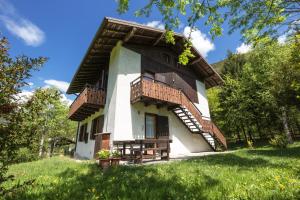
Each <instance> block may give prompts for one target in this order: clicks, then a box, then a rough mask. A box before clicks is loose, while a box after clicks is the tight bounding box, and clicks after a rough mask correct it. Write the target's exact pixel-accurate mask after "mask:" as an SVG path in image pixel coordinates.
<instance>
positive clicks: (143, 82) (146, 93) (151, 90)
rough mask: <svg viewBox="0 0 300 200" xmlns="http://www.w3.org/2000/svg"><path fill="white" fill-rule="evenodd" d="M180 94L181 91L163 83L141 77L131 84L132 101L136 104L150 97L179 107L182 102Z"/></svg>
mask: <svg viewBox="0 0 300 200" xmlns="http://www.w3.org/2000/svg"><path fill="white" fill-rule="evenodd" d="M180 93H181V92H180V90H178V89H175V88H172V87H170V86H168V85H167V84H165V83H163V82H160V81H157V80H153V79H150V78H147V77H143V76H141V77H139V78H137V79H135V80H134V81H133V82H131V97H130V100H131V102H132V103H134V102H136V101H138V100H139V99H140V98H141V97H148V98H151V99H155V100H160V101H164V102H169V103H173V104H178V105H179V104H180V102H181V99H180Z"/></svg>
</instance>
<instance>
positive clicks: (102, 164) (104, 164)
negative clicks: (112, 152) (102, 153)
mask: <svg viewBox="0 0 300 200" xmlns="http://www.w3.org/2000/svg"><path fill="white" fill-rule="evenodd" d="M99 165H100V167H101V168H102V169H107V168H109V166H110V159H99Z"/></svg>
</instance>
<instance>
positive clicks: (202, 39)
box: [183, 26, 215, 57]
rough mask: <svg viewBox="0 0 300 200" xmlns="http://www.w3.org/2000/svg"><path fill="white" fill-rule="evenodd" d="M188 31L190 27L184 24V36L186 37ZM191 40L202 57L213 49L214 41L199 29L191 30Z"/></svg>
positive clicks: (189, 31) (188, 33)
mask: <svg viewBox="0 0 300 200" xmlns="http://www.w3.org/2000/svg"><path fill="white" fill-rule="evenodd" d="M190 33H191V27H189V26H186V27H185V28H184V30H183V34H184V36H185V37H187V38H188V37H189V35H190ZM191 41H192V43H193V45H194V47H195V48H196V49H197V50H198V51H199V52H200V53H201V55H202V56H203V57H207V54H208V53H209V52H210V51H212V50H214V49H215V45H214V43H212V42H211V41H210V39H209V38H208V37H207V36H206V34H205V33H202V32H201V31H200V30H192V33H191Z"/></svg>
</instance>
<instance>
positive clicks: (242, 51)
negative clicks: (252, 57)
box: [236, 43, 252, 54]
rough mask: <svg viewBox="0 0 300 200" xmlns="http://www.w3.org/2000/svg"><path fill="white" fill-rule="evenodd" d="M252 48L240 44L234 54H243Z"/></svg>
mask: <svg viewBox="0 0 300 200" xmlns="http://www.w3.org/2000/svg"><path fill="white" fill-rule="evenodd" d="M251 49H252V46H251V45H249V44H245V43H242V44H241V45H240V46H238V47H237V48H236V53H239V54H243V53H247V52H249V51H251Z"/></svg>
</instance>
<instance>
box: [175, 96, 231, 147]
mask: <svg viewBox="0 0 300 200" xmlns="http://www.w3.org/2000/svg"><path fill="white" fill-rule="evenodd" d="M172 111H173V113H174V114H175V115H176V116H177V117H178V118H179V119H180V120H181V121H182V123H183V124H184V125H185V126H186V127H187V128H188V130H189V131H190V132H191V133H193V134H200V135H201V136H202V137H203V138H204V140H205V141H206V142H207V143H208V145H209V146H210V147H211V148H212V149H213V150H214V151H217V150H218V148H222V149H227V143H226V138H225V137H224V136H223V134H222V132H221V131H220V129H219V128H218V127H217V126H216V125H215V124H214V123H213V122H212V121H210V120H207V119H204V118H203V116H202V114H201V112H200V111H199V109H198V108H197V107H196V106H195V105H194V103H193V102H192V101H190V99H189V98H188V97H187V96H186V95H185V94H184V93H183V92H181V105H179V106H177V107H175V108H173V109H172Z"/></svg>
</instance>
